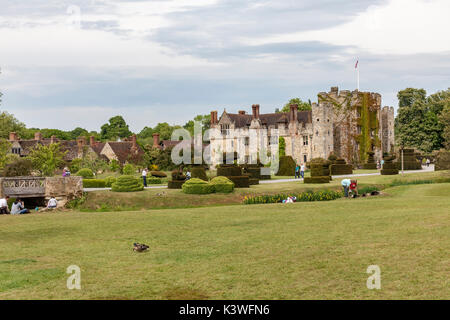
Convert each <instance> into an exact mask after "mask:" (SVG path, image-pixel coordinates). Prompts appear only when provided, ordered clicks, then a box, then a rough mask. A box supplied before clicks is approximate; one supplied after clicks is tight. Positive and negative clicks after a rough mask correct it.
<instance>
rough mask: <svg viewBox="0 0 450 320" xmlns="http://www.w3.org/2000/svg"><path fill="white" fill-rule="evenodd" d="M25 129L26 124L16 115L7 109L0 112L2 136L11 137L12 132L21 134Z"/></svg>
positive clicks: (0, 132)
mask: <svg viewBox="0 0 450 320" xmlns="http://www.w3.org/2000/svg"><path fill="white" fill-rule="evenodd" d="M25 131H26V128H25V124H23V123H22V122H20V121H19V120H17V119H16V118H15V117H14V115H12V114H10V113H8V112H6V111H3V112H1V113H0V138H3V139H9V133H10V132H16V133H17V134H18V135H19V136H20V135H22V134H23V133H24V132H25Z"/></svg>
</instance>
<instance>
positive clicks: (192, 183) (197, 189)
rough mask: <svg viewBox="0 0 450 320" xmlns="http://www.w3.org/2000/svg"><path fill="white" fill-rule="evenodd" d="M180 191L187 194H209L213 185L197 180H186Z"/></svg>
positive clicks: (212, 190) (212, 189)
mask: <svg viewBox="0 0 450 320" xmlns="http://www.w3.org/2000/svg"><path fill="white" fill-rule="evenodd" d="M182 189H183V192H184V193H187V194H209V193H213V192H214V186H213V185H211V184H209V183H208V182H206V181H204V180H202V179H199V178H192V179H189V180H187V181H186V182H185V183H184V184H183V186H182Z"/></svg>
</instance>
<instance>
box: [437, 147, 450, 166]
mask: <svg viewBox="0 0 450 320" xmlns="http://www.w3.org/2000/svg"><path fill="white" fill-rule="evenodd" d="M435 170H450V150H440V151H439V152H437V154H436V164H435Z"/></svg>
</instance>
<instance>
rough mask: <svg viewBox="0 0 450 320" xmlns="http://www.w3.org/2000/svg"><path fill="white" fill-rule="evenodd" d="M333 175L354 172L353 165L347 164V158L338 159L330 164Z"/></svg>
mask: <svg viewBox="0 0 450 320" xmlns="http://www.w3.org/2000/svg"><path fill="white" fill-rule="evenodd" d="M330 174H331V175H344V174H353V166H352V165H351V164H346V162H345V159H336V160H335V161H334V164H332V165H331V166H330Z"/></svg>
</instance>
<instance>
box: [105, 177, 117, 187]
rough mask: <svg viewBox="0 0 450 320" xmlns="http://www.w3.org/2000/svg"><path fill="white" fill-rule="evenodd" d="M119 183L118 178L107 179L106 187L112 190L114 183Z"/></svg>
mask: <svg viewBox="0 0 450 320" xmlns="http://www.w3.org/2000/svg"><path fill="white" fill-rule="evenodd" d="M116 181H117V178H116V177H106V178H105V186H106V187H107V188H111V186H112V185H113V183H114V182H116Z"/></svg>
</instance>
